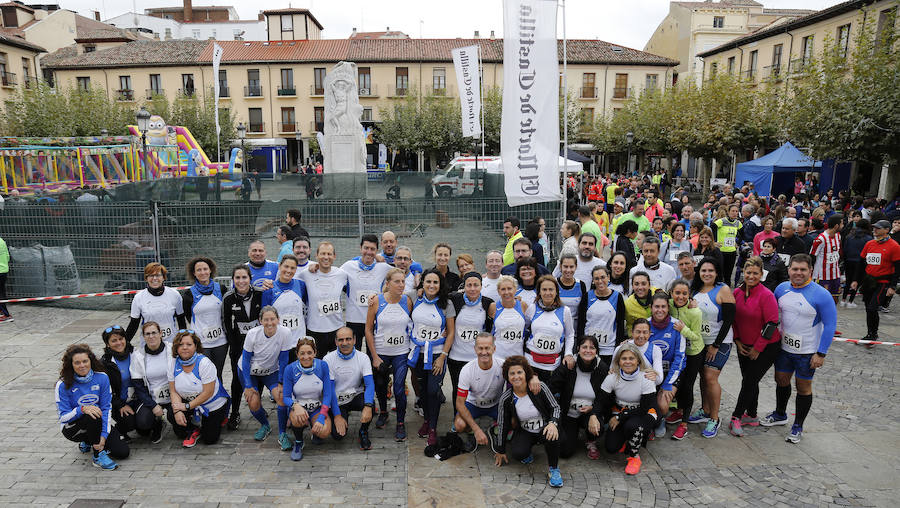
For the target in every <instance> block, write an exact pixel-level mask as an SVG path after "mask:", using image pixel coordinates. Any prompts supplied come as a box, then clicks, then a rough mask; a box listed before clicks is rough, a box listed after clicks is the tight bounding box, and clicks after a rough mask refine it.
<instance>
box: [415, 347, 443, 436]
mask: <svg viewBox="0 0 900 508" xmlns="http://www.w3.org/2000/svg"><path fill="white" fill-rule="evenodd" d="M438 358H440V353H438V354H435V355H432V357H431V364H432V365H434V362H435V361H436V360H437V359H438ZM424 365H425V356H424V355H420V356H419V359H418V360H417V361H416V366H415V367H413V374H414V375H415V376H416V378H418V379H419V389H420V390H421V389H422V388H424V389H425V394H424V396H423V397H420V398H419V401H420V403H421V404H422V411H423V412H424V413H425V421H426V422H428V426H429V427H431V428H432V429H437V421H438V416H439V415H440V413H441V384H443V382H444V374H446V373H447V364H446V362H445V363H444V370H442V371H441V373H440V374H438V375H434V374H433V373H432V371H431V369H428V370H426V369H425V367H424Z"/></svg>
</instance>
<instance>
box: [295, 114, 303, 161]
mask: <svg viewBox="0 0 900 508" xmlns="http://www.w3.org/2000/svg"><path fill="white" fill-rule="evenodd" d="M297 125H298V126H299V125H300V124H299V123H298V124H297ZM295 136H296V138H297V173H299V172H300V163H301V162H302V161H303V133H302V132H300V127H297V132H296V134H295Z"/></svg>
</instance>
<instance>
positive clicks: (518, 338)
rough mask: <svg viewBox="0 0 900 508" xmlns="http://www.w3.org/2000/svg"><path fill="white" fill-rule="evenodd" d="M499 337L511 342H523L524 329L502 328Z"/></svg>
mask: <svg viewBox="0 0 900 508" xmlns="http://www.w3.org/2000/svg"><path fill="white" fill-rule="evenodd" d="M497 338H498V339H500V340H502V341H505V342H510V343H515V342H522V330H500V332H499V333H498V334H497Z"/></svg>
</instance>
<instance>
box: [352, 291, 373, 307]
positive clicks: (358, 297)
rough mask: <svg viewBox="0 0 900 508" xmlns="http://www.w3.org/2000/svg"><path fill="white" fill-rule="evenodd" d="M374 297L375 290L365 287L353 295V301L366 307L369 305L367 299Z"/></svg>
mask: <svg viewBox="0 0 900 508" xmlns="http://www.w3.org/2000/svg"><path fill="white" fill-rule="evenodd" d="M374 297H375V292H374V291H371V290H368V289H365V290H362V291H357V292H356V294H354V296H353V303H355V304H356V305H358V306H360V307H366V306H368V305H369V299H370V298H374Z"/></svg>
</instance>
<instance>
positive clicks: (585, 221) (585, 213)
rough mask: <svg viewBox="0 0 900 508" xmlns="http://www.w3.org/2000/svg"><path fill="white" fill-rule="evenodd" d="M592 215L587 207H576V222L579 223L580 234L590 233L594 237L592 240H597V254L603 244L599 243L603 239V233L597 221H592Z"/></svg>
mask: <svg viewBox="0 0 900 508" xmlns="http://www.w3.org/2000/svg"><path fill="white" fill-rule="evenodd" d="M593 215H594V214H592V213H591V209H590V208H588V207H587V206H584V205H582V206H580V207H578V222H579V223H581V232H582V233H590V234H592V235H594V238H596V239H597V247H596V249H597V252H598V253H599V252H601V251H602V250H603V243H601V242H602V241H601V238H604V236H603V231H601V230H600V225H599V224H597V221H595V220H594V216H593Z"/></svg>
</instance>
